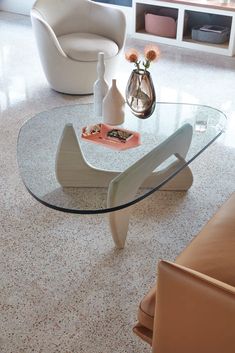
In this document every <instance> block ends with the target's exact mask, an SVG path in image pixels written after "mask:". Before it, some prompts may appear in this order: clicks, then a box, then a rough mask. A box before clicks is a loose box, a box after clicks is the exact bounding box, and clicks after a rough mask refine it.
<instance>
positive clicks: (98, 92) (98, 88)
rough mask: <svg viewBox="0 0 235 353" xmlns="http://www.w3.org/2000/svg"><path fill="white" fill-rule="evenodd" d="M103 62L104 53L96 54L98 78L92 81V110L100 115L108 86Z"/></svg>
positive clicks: (96, 114)
mask: <svg viewBox="0 0 235 353" xmlns="http://www.w3.org/2000/svg"><path fill="white" fill-rule="evenodd" d="M104 73H105V64H104V53H103V52H100V53H99V54H98V64H97V74H98V78H97V80H96V81H95V83H94V87H93V91H94V112H95V116H102V106H103V99H104V97H105V96H106V94H107V92H108V89H109V86H108V83H107V82H106V80H105V78H104Z"/></svg>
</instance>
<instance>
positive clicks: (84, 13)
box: [33, 0, 92, 36]
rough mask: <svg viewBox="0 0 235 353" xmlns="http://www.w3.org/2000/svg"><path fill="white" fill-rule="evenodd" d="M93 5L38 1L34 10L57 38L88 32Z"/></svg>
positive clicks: (83, 0) (66, 0) (82, 0)
mask: <svg viewBox="0 0 235 353" xmlns="http://www.w3.org/2000/svg"><path fill="white" fill-rule="evenodd" d="M91 5H92V2H91V1H89V0H37V1H36V2H35V4H34V5H33V10H36V11H37V12H38V13H39V14H40V15H41V16H42V18H43V19H44V20H45V21H46V22H47V23H48V24H49V25H50V26H51V27H52V28H53V30H54V32H55V34H56V36H60V35H64V34H69V33H74V32H81V31H82V32H88V29H89V21H87V18H88V15H89V12H90V11H91Z"/></svg>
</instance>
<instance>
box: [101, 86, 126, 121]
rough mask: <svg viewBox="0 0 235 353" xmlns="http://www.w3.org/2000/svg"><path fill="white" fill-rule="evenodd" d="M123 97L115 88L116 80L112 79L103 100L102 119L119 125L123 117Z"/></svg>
mask: <svg viewBox="0 0 235 353" xmlns="http://www.w3.org/2000/svg"><path fill="white" fill-rule="evenodd" d="M124 110H125V99H124V98H123V96H122V94H121V92H120V91H119V90H118V88H117V83H116V80H115V79H113V80H112V86H111V87H110V89H109V91H108V93H107V95H106V96H105V97H104V100H103V120H104V123H106V124H110V125H120V124H122V123H123V122H124V118H125V112H124Z"/></svg>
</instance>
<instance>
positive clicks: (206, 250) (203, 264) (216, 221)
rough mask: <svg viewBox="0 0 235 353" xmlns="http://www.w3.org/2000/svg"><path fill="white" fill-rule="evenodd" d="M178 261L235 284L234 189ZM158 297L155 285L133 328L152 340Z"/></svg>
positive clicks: (141, 335)
mask: <svg viewBox="0 0 235 353" xmlns="http://www.w3.org/2000/svg"><path fill="white" fill-rule="evenodd" d="M175 262H176V263H177V264H179V265H182V266H185V267H188V268H190V269H193V270H196V271H198V272H201V273H203V274H205V275H208V276H210V277H213V278H215V279H217V280H220V281H222V282H225V283H227V284H229V285H231V286H234V287H235V193H234V194H233V195H232V196H231V197H230V199H229V200H228V201H227V202H226V203H225V204H224V205H223V206H222V207H221V208H220V209H219V211H218V212H217V213H216V214H215V215H214V216H213V217H212V219H211V220H210V221H209V222H208V223H207V224H206V226H205V227H204V228H203V229H202V231H201V232H200V233H199V234H198V236H197V237H195V238H194V239H193V241H192V242H191V243H190V244H189V245H188V246H187V247H186V248H185V250H184V251H183V252H182V253H181V254H180V255H179V256H178V257H177V259H176V261H175ZM155 301H156V287H153V288H152V289H151V290H150V291H149V292H148V293H147V295H146V296H145V297H144V298H143V300H142V301H141V303H140V308H139V312H138V320H139V322H138V324H137V325H136V326H135V328H134V332H135V333H136V334H138V335H139V336H140V337H141V338H143V339H144V340H145V341H147V342H148V343H150V344H151V335H150V332H149V331H152V330H153V320H154V311H155ZM146 330H147V335H146V337H144V334H143V333H144V332H145V331H146Z"/></svg>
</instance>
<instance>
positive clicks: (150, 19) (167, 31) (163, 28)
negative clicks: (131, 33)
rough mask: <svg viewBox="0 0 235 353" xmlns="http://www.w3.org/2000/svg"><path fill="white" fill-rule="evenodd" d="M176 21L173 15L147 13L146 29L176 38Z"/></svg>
mask: <svg viewBox="0 0 235 353" xmlns="http://www.w3.org/2000/svg"><path fill="white" fill-rule="evenodd" d="M176 27H177V24H176V21H175V19H174V18H172V17H168V16H159V15H154V14H150V13H146V14H145V31H146V32H147V33H151V34H155V35H156V36H159V37H169V38H176Z"/></svg>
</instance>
